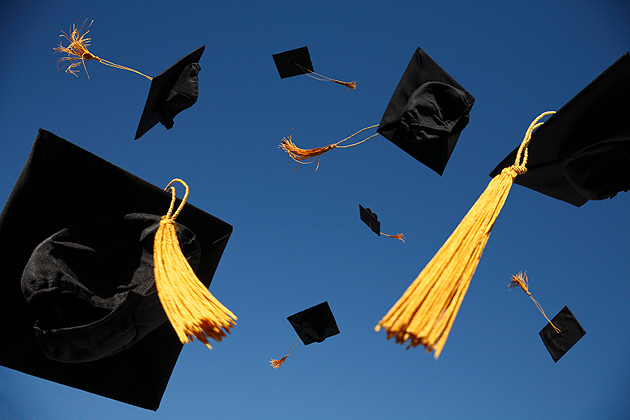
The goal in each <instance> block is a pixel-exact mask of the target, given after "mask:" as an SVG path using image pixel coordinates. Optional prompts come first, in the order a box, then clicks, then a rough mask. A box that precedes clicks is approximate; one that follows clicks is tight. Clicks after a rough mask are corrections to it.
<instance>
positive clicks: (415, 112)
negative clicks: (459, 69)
mask: <svg viewBox="0 0 630 420" xmlns="http://www.w3.org/2000/svg"><path fill="white" fill-rule="evenodd" d="M474 103H475V98H473V96H472V95H471V94H470V93H468V92H467V91H466V89H464V88H463V87H462V86H461V85H460V84H459V83H457V82H456V81H455V79H453V78H452V77H451V76H450V75H449V74H448V73H447V72H446V71H444V70H443V69H442V67H440V66H439V65H438V64H437V63H436V62H435V61H433V60H432V59H431V57H429V56H428V55H427V54H426V53H425V52H424V51H422V50H421V49H420V48H418V49H417V50H416V52H415V53H414V55H413V57H412V58H411V61H410V62H409V65H408V66H407V69H406V70H405V72H404V74H403V75H402V78H401V79H400V81H399V82H398V86H396V90H395V91H394V94H393V95H392V98H391V99H390V101H389V104H388V105H387V109H386V110H385V113H384V114H383V118H382V119H381V123H380V125H379V127H378V130H377V131H378V132H379V133H380V134H381V135H382V136H383V137H385V138H386V139H388V140H390V141H391V142H392V143H394V144H395V145H397V146H398V147H400V148H401V149H403V150H404V151H405V152H407V153H409V154H410V155H411V156H412V157H414V158H415V159H417V160H418V161H420V162H421V163H423V164H425V165H426V166H428V167H429V168H431V169H433V170H434V171H435V172H437V173H438V174H440V175H442V173H443V172H444V168H445V167H446V164H447V163H448V160H449V158H450V157H451V153H452V152H453V149H454V148H455V144H457V139H458V138H459V135H460V133H461V131H462V130H463V129H464V127H466V125H467V124H468V119H469V115H470V109H471V108H472V106H473V104H474Z"/></svg>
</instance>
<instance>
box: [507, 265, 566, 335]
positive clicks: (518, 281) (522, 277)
mask: <svg viewBox="0 0 630 420" xmlns="http://www.w3.org/2000/svg"><path fill="white" fill-rule="evenodd" d="M513 287H520V288H521V289H523V290H524V291H525V293H527V295H528V296H529V297H530V298H531V299H532V300H533V301H534V303H535V304H536V307H537V308H538V310H539V311H540V313H541V314H543V316H544V317H545V319H546V320H547V321H548V322H549V324H551V326H552V327H553V329H554V330H555V331H556V332H557V333H558V334H560V332H561V331H560V328H558V327H556V326H555V325H553V322H551V321H549V318H547V315H546V314H545V311H543V308H542V306H541V305H540V303H538V302H537V301H536V299H534V297H533V296H532V294H531V293H529V282H528V280H527V274H524V273H518V274H517V275H516V276H512V279H511V281H510V284H508V289H512V288H513Z"/></svg>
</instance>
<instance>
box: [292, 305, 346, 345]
mask: <svg viewBox="0 0 630 420" xmlns="http://www.w3.org/2000/svg"><path fill="white" fill-rule="evenodd" d="M287 319H288V320H289V322H290V323H291V326H292V327H293V328H294V329H295V332H296V333H297V335H298V336H299V337H300V340H302V343H304V344H305V345H308V344H311V343H321V342H322V341H324V340H325V339H327V338H328V337H332V336H333V335H337V334H339V328H338V327H337V323H336V322H335V317H334V316H333V313H332V311H331V310H330V306H328V302H322V303H320V304H319V305H315V306H313V307H310V308H308V309H305V310H303V311H300V312H298V313H296V314H293V315H291V316H290V317H288V318H287Z"/></svg>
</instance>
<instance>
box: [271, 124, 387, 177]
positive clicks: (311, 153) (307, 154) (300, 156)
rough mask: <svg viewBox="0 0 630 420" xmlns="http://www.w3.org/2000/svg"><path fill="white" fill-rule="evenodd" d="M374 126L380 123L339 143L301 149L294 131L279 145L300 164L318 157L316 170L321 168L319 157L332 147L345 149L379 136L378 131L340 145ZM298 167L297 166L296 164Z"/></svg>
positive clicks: (372, 126) (363, 129)
mask: <svg viewBox="0 0 630 420" xmlns="http://www.w3.org/2000/svg"><path fill="white" fill-rule="evenodd" d="M374 127H378V124H376V125H371V126H369V127H365V128H362V129H360V130H359V131H357V132H356V133H354V134H352V135H351V136H348V137H346V138H345V139H343V140H341V141H338V142H337V143H333V144H329V145H328V146H324V147H316V148H314V149H300V148H299V147H297V146H296V145H295V144H294V143H293V141H292V140H291V136H292V134H293V133H291V134H290V135H289V138H288V139H287V138H286V137H285V138H283V139H282V143H280V146H278V147H279V148H280V149H282V150H284V151H285V152H286V153H287V154H288V155H289V157H290V158H291V159H293V160H294V161H296V162H297V163H298V164H304V165H306V164H309V163H313V161H310V162H305V161H306V160H308V159H311V158H315V157H317V167H316V168H315V170H317V169H318V168H319V157H320V156H321V155H323V154H324V153H326V152H328V151H329V150H332V149H345V148H347V147H352V146H356V145H358V144H361V143H363V142H364V141H367V140H369V139H371V138H372V137H376V136H378V133H376V134H373V135H371V136H370V137H368V138H366V139H363V140H361V141H359V142H356V143H353V144H348V145H345V146H340V144H341V143H343V142H344V141H346V140H348V139H351V138H352V137H354V136H356V135H357V134H359V133H360V132H362V131H365V130H369V129H370V128H374ZM296 168H297V166H296Z"/></svg>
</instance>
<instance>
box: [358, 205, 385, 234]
mask: <svg viewBox="0 0 630 420" xmlns="http://www.w3.org/2000/svg"><path fill="white" fill-rule="evenodd" d="M359 216H361V220H363V223H365V224H366V225H368V226H369V227H370V229H372V232H374V233H376V234H377V235H378V236H381V222H379V221H378V217H377V216H376V214H374V213H373V212H372V210H370V209H369V208H367V209H365V208H363V206H362V205H361V204H359Z"/></svg>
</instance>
